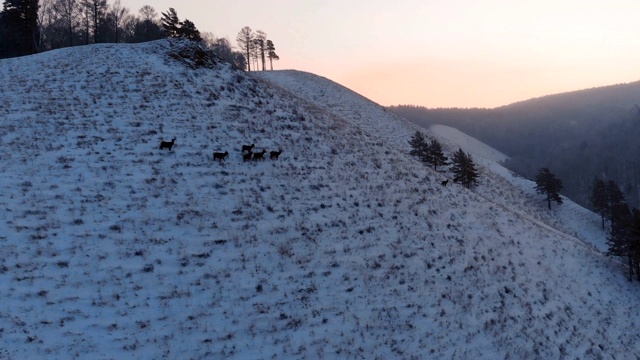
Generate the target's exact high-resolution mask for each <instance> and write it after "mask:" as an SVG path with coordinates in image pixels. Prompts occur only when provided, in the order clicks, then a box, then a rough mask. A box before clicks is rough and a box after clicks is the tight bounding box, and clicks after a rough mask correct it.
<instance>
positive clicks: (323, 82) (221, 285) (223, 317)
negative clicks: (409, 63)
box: [0, 41, 640, 359]
mask: <svg viewBox="0 0 640 360" xmlns="http://www.w3.org/2000/svg"><path fill="white" fill-rule="evenodd" d="M181 46H184V43H181V42H175V43H172V42H169V41H158V42H153V43H146V44H137V45H125V44H118V45H93V46H87V47H74V48H69V49H62V50H56V51H51V52H47V53H43V54H39V55H35V56H31V57H24V58H17V59H8V60H2V61H0V79H1V80H2V82H3V84H5V85H4V86H3V91H2V98H1V99H0V119H2V120H1V121H2V127H0V140H1V141H2V145H3V148H4V151H3V152H2V153H0V170H1V172H0V181H1V183H2V184H3V190H2V192H1V193H0V284H2V287H1V288H0V304H1V305H0V343H1V344H2V346H0V358H7V359H32V358H33V359H35V358H37V359H43V358H51V359H61V358H78V359H129V358H130V359H160V358H167V359H287V358H291V359H302V358H305V359H336V358H340V359H342V358H344V359H396V358H397V359H428V358H432V359H450V358H455V359H478V358H482V359H502V358H509V359H560V358H567V359H568V358H571V359H575V358H580V359H591V358H592V359H599V358H602V359H608V358H616V359H627V358H628V359H635V358H636V354H638V353H640V341H639V340H640V336H639V335H638V334H637V333H636V332H635V331H634V330H636V329H637V328H638V327H639V326H640V316H639V315H640V307H639V306H638V302H639V301H640V300H639V299H640V287H639V286H638V285H637V284H636V283H629V282H628V281H627V279H626V278H625V271H624V268H623V267H622V265H621V264H620V263H619V262H618V261H616V260H615V259H612V258H609V257H607V256H605V255H604V254H603V252H604V251H605V250H606V247H605V238H606V233H605V232H604V231H603V230H601V229H600V227H599V226H600V219H599V217H598V216H596V215H594V214H593V213H591V212H589V211H587V210H585V209H583V208H581V207H579V206H577V205H575V204H573V203H572V202H570V201H568V200H567V201H566V202H565V204H563V205H561V206H559V207H555V208H554V209H553V210H552V211H549V210H547V208H546V204H545V202H544V201H543V199H541V197H540V196H539V195H537V194H536V193H535V190H534V184H533V183H531V182H530V181H528V180H526V179H523V178H519V177H517V176H515V175H514V174H512V173H510V172H509V171H507V170H505V169H504V168H503V167H502V166H500V164H499V163H498V162H496V160H499V159H496V158H495V157H494V155H495V154H496V153H494V152H492V151H490V149H488V148H487V147H486V146H480V145H479V144H478V143H477V142H476V141H470V140H469V139H467V138H465V137H464V136H462V135H460V134H458V133H455V132H451V131H448V132H447V133H446V136H445V134H444V133H442V132H440V131H443V129H438V130H439V131H436V130H435V129H434V131H433V132H430V131H428V130H423V129H419V128H417V127H416V126H415V125H412V124H411V123H409V122H408V121H405V120H404V119H402V118H400V117H397V116H396V115H393V114H392V113H390V112H387V111H386V110H385V109H384V108H383V107H381V106H379V105H377V104H375V103H373V102H371V101H369V100H367V99H366V98H364V97H362V96H360V95H358V94H356V93H353V92H352V91H350V90H348V89H346V88H344V87H342V86H340V85H338V84H336V83H333V82H331V81H329V80H327V79H325V78H322V77H319V76H317V75H313V74H309V73H304V72H299V71H275V72H260V73H249V74H247V73H244V72H238V71H233V70H231V69H230V68H229V67H228V66H226V65H222V64H220V65H219V66H217V67H216V68H215V69H207V68H197V69H193V68H190V67H187V66H185V65H184V63H182V62H179V61H176V60H175V59H174V58H173V57H171V56H169V55H168V53H175V49H176V48H179V47H181ZM416 130H421V131H424V132H425V134H426V135H428V136H435V137H438V139H439V140H440V141H441V142H442V143H443V145H444V147H445V149H446V151H447V154H448V155H450V154H451V153H452V152H453V151H455V150H457V148H458V147H462V148H463V149H464V150H465V151H468V152H470V153H471V154H472V155H474V160H475V161H476V162H477V164H478V166H479V169H480V170H481V176H480V185H479V186H478V187H477V188H476V189H474V190H471V191H470V190H467V189H464V188H462V187H459V186H457V185H455V184H453V186H452V185H449V186H447V187H443V186H441V185H440V183H441V181H442V180H444V179H447V178H449V177H450V174H449V173H447V172H446V171H445V172H434V171H433V170H431V169H430V168H427V167H425V166H424V165H422V164H421V163H419V162H418V161H417V160H416V159H414V158H412V157H411V156H409V155H408V152H409V144H408V140H409V139H410V137H411V135H412V134H413V133H414V132H415V131H416ZM173 137H176V141H175V145H174V146H173V147H172V149H171V150H168V149H164V150H160V149H159V148H158V147H159V143H160V141H162V140H165V141H168V140H171V139H172V138H173ZM244 144H255V148H254V152H258V151H261V150H263V149H264V150H266V155H265V159H264V160H256V161H244V160H243V157H242V152H241V146H242V145H244ZM273 150H282V154H281V155H280V157H279V158H278V159H271V158H270V157H269V151H273ZM225 151H228V153H229V155H228V156H227V157H226V158H225V159H224V160H222V161H218V160H214V159H213V158H212V153H213V152H225ZM486 154H493V155H486ZM496 156H497V155H496Z"/></svg>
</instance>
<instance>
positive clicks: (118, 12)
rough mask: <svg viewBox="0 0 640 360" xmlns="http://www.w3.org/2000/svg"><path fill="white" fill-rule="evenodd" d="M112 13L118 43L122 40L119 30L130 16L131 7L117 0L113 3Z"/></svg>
mask: <svg viewBox="0 0 640 360" xmlns="http://www.w3.org/2000/svg"><path fill="white" fill-rule="evenodd" d="M110 14H111V17H112V18H113V27H114V31H115V42H116V43H117V42H119V41H120V37H119V35H120V33H119V31H118V30H119V29H120V28H122V27H123V25H124V23H125V21H127V18H128V17H130V15H129V9H128V8H126V7H124V6H122V5H121V4H120V0H116V1H115V2H114V3H113V5H111V9H110Z"/></svg>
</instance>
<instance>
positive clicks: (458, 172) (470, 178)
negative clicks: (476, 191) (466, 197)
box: [451, 148, 478, 189]
mask: <svg viewBox="0 0 640 360" xmlns="http://www.w3.org/2000/svg"><path fill="white" fill-rule="evenodd" d="M451 171H452V172H453V175H454V179H453V181H455V182H457V183H460V184H462V186H464V187H466V188H468V189H470V188H472V187H475V186H476V185H477V184H478V170H477V169H476V165H475V164H474V163H473V158H472V157H471V154H469V153H465V152H464V151H462V149H460V148H459V149H458V151H456V152H455V153H454V154H453V167H452V168H451Z"/></svg>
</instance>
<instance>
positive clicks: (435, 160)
mask: <svg viewBox="0 0 640 360" xmlns="http://www.w3.org/2000/svg"><path fill="white" fill-rule="evenodd" d="M427 152H428V155H427V159H428V161H429V163H430V164H431V165H433V170H436V171H438V166H446V165H449V162H448V161H447V160H449V158H448V157H446V156H445V155H444V152H443V151H442V145H440V143H439V142H438V140H436V139H431V141H430V142H429V145H428V146H427Z"/></svg>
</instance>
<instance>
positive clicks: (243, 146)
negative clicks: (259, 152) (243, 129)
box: [242, 144, 256, 153]
mask: <svg viewBox="0 0 640 360" xmlns="http://www.w3.org/2000/svg"><path fill="white" fill-rule="evenodd" d="M254 146H256V144H251V145H242V152H243V153H244V152H245V151H248V152H251V150H253V147H254Z"/></svg>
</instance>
